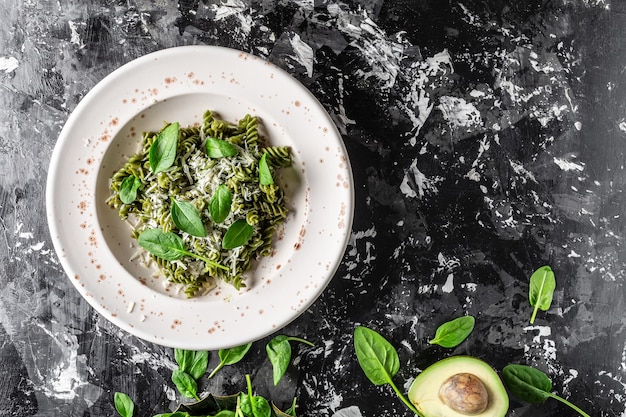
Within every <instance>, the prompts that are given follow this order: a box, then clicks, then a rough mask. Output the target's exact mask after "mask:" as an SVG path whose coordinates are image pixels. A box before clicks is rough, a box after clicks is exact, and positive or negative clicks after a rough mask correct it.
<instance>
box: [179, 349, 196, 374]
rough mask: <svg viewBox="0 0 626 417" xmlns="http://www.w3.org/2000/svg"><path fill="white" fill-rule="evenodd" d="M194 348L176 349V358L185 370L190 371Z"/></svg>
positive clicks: (180, 366)
mask: <svg viewBox="0 0 626 417" xmlns="http://www.w3.org/2000/svg"><path fill="white" fill-rule="evenodd" d="M194 353H195V352H194V351H193V350H184V349H174V359H175V360H176V363H177V364H178V367H179V368H180V370H181V371H183V372H189V369H190V368H191V363H192V362H193V357H194Z"/></svg>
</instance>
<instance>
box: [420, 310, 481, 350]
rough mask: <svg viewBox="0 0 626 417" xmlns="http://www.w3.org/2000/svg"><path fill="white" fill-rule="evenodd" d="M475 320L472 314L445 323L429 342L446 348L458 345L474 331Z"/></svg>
mask: <svg viewBox="0 0 626 417" xmlns="http://www.w3.org/2000/svg"><path fill="white" fill-rule="evenodd" d="M475 322H476V320H475V319H474V317H472V316H462V317H458V318H456V319H454V320H450V321H448V322H446V323H443V324H442V325H441V326H439V327H438V328H437V331H436V332H435V337H434V338H433V339H432V340H430V341H429V342H428V343H430V344H431V345H435V344H436V345H439V346H442V347H445V348H453V347H456V346H458V345H459V344H461V342H463V341H464V340H465V339H467V336H469V335H470V333H472V330H474V324H475Z"/></svg>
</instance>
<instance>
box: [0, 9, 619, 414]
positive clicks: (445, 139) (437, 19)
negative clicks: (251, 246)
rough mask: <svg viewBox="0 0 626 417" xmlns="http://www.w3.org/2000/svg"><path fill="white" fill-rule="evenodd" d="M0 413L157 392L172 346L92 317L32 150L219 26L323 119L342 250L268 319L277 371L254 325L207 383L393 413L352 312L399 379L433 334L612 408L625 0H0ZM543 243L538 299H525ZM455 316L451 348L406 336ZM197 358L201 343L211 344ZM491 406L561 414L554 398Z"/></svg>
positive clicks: (150, 409) (42, 167) (422, 362)
mask: <svg viewBox="0 0 626 417" xmlns="http://www.w3.org/2000/svg"><path fill="white" fill-rule="evenodd" d="M0 22H2V24H1V25H0V108H1V109H2V110H1V111H0V248H1V250H0V261H1V262H0V323H1V324H2V325H1V326H0V369H2V371H0V372H1V376H2V377H1V378H0V415H2V416H60V415H67V416H111V415H114V409H113V402H112V398H113V393H114V392H115V391H123V392H126V393H128V394H129V395H131V397H132V398H133V399H134V400H135V402H136V403H137V413H136V415H138V416H152V415H153V414H156V413H160V412H166V411H168V410H169V409H173V407H174V406H175V404H176V403H177V402H178V401H179V400H180V397H179V396H178V395H177V394H176V391H175V388H174V387H173V384H172V383H171V381H170V375H171V372H172V370H173V369H174V368H175V366H176V365H175V362H174V360H173V352H172V350H171V349H168V348H163V347H160V346H157V345H153V344H150V343H146V342H143V341H142V340H139V339H136V338H134V337H132V336H130V335H128V334H126V333H124V332H122V331H121V330H118V329H117V328H116V327H114V326H113V325H111V324H110V323H108V322H106V321H105V320H104V319H102V318H101V317H100V316H98V314H96V313H95V312H94V310H92V309H91V307H89V305H88V304H87V303H86V302H85V301H84V300H83V299H82V298H81V297H80V296H79V295H78V293H77V292H76V291H75V290H74V288H73V287H72V285H71V284H70V282H69V280H68V279H67V278H66V277H65V274H64V272H63V271H62V268H61V267H60V265H59V263H58V260H57V257H56V255H55V254H54V251H53V249H52V243H51V240H50V236H49V233H48V228H47V225H46V216H45V201H44V194H45V183H46V174H47V169H48V164H49V157H50V154H51V152H52V149H53V147H54V145H55V142H56V140H57V137H58V134H59V132H60V130H61V128H62V126H63V124H64V122H65V120H66V119H67V117H68V115H69V114H70V112H71V111H72V110H73V109H74V107H75V106H76V104H77V103H78V102H79V101H80V99H81V98H82V97H83V96H84V95H85V94H86V93H87V92H88V91H89V90H90V89H91V88H92V87H93V86H94V85H95V84H96V83H97V82H98V81H100V80H101V79H102V78H103V77H104V76H106V75H107V74H109V73H110V72H111V71H113V70H114V69H116V68H118V67H119V66H121V65H123V64H124V63H126V62H128V61H130V60H132V59H134V58H136V57H139V56H142V55H144V54H146V53H149V52H152V51H156V50H159V49H163V48H168V47H173V46H179V45H188V44H209V45H221V46H228V47H232V48H236V49H240V50H243V51H247V52H251V53H253V54H255V55H258V56H261V57H263V58H266V59H268V60H269V61H271V62H273V63H275V64H277V65H279V66H281V67H283V68H285V69H286V70H287V71H288V72H289V73H291V74H292V75H294V76H295V77H296V78H297V79H298V80H300V81H301V82H302V83H303V84H304V85H305V86H306V87H307V88H309V89H310V90H311V91H312V92H313V93H314V95H315V96H316V97H317V98H318V99H319V100H320V101H321V103H322V104H323V105H324V106H325V108H326V109H327V110H328V112H329V113H330V114H331V116H332V117H333V119H334V120H335V122H336V124H337V126H338V128H339V129H340V131H341V133H342V135H343V138H344V141H345V144H346V147H347V149H348V152H349V156H350V159H351V163H352V167H353V170H354V178H355V183H356V212H355V219H354V225H353V230H352V236H351V239H350V243H349V245H348V248H347V250H346V253H345V256H344V259H343V262H342V265H341V267H340V268H339V270H338V272H337V274H336V276H335V278H334V280H333V281H332V282H331V284H330V286H329V288H328V289H327V290H326V291H325V292H324V294H323V296H322V297H321V298H320V299H319V300H318V301H317V302H316V303H315V304H314V305H313V306H312V307H311V308H310V309H309V311H307V312H306V313H305V314H304V315H303V316H301V317H300V318H299V319H298V320H296V321H295V322H293V323H292V324H291V325H289V326H288V327H287V328H286V329H284V330H282V331H281V333H285V334H291V335H296V336H300V337H304V338H306V339H309V340H311V341H313V342H314V343H315V344H316V347H315V348H308V347H305V346H298V345H296V346H294V364H293V365H292V366H291V367H290V368H289V371H288V375H287V377H286V378H285V379H284V380H283V381H282V382H281V384H280V385H279V386H278V387H273V386H272V385H271V366H270V364H269V363H268V361H267V359H266V357H265V352H264V349H265V348H264V342H265V341H259V342H257V343H255V345H254V346H253V348H252V350H251V353H250V354H249V355H248V356H247V358H246V359H245V360H244V361H243V362H241V363H240V364H238V365H237V366H234V367H230V368H226V369H224V370H223V371H222V372H221V373H220V374H218V376H216V377H215V378H214V379H212V380H211V381H207V380H204V381H203V382H202V385H201V388H202V389H203V390H205V391H206V392H216V393H223V394H224V393H226V394H227V393H233V392H235V391H239V390H242V389H244V382H243V376H244V375H245V374H246V373H250V374H251V375H252V376H253V383H254V385H255V387H256V389H257V390H258V392H259V393H261V394H263V395H266V396H268V397H271V398H272V399H274V401H275V402H277V403H278V404H281V405H283V404H287V403H288V402H289V401H290V400H291V398H293V396H294V395H296V396H297V397H298V399H299V404H300V408H299V412H300V415H306V416H332V415H335V416H336V417H339V416H343V417H350V416H354V417H358V416H360V415H362V416H365V417H367V416H400V415H406V416H409V415H411V413H410V412H409V411H408V410H407V409H405V408H404V406H403V405H402V404H401V403H400V402H399V400H397V399H396V398H395V396H394V395H393V393H392V391H391V390H390V389H388V387H375V386H373V385H372V384H371V383H370V382H369V381H368V380H367V379H366V378H365V376H364V375H363V373H362V372H361V370H360V369H359V367H358V364H357V362H356V358H355V355H354V353H353V352H354V351H353V347H352V331H353V329H354V327H355V326H356V325H358V324H365V325H367V326H370V327H372V328H375V329H377V330H378V331H379V332H380V333H382V334H383V335H384V336H385V337H387V338H388V339H389V340H390V341H391V342H392V343H393V344H394V345H395V346H396V347H397V348H398V351H399V354H400V359H401V363H402V366H401V370H400V372H399V374H398V376H397V377H396V381H397V383H398V385H399V386H400V387H401V388H403V389H408V386H409V384H410V382H411V380H412V378H413V377H414V376H415V375H416V374H417V373H418V372H419V371H420V370H421V369H424V368H425V367H426V366H428V365H429V364H431V363H433V362H434V361H436V360H438V359H441V358H443V357H446V356H449V355H452V354H470V355H475V356H477V357H480V358H483V359H485V360H487V361H488V362H489V363H490V364H491V365H492V366H493V367H494V368H495V369H496V370H501V369H502V367H503V366H504V365H506V364H507V363H510V362H518V363H526V364H530V365H533V366H536V367H538V368H540V369H542V370H544V371H545V372H547V373H548V374H549V375H550V377H551V378H552V380H553V381H554V388H555V391H556V392H558V393H560V394H562V395H563V396H564V397H566V398H570V399H571V400H572V401H573V402H575V403H576V404H577V405H579V406H580V407H581V408H582V409H584V410H586V411H587V412H589V413H590V414H591V415H594V416H622V417H623V416H626V408H625V405H624V403H625V402H626V385H625V384H626V346H625V340H626V315H625V314H624V302H625V301H626V291H625V287H624V285H625V281H626V274H625V270H626V269H625V266H626V258H625V252H624V249H623V245H624V237H625V235H624V228H625V226H626V217H625V214H626V213H624V210H625V208H626V198H625V196H624V186H625V185H626V175H625V171H624V163H625V155H624V153H625V151H626V91H625V90H626V82H625V79H626V74H625V73H624V70H625V68H626V37H625V36H624V34H625V29H624V28H626V4H625V3H624V2H623V1H616V0H555V1H548V0H543V1H537V0H535V1H524V2H501V1H496V0H491V1H489V0H483V1H477V0H467V1H462V2H449V1H439V0H430V1H428V0H394V1H383V0H370V1H368V0H361V1H347V0H345V1H321V0H300V1H288V0H260V1H251V0H225V1H213V0H211V1H200V0H196V1H189V0H185V1H183V0H180V1H178V2H172V1H165V0H135V1H131V0H128V1H105V0H99V1H98V0H84V1H77V0H58V1H48V0H42V1H37V2H35V1H30V0H0ZM545 264H549V265H551V266H552V268H553V269H554V271H555V273H556V277H557V291H556V293H555V299H554V302H553V304H552V308H551V309H550V310H549V311H548V312H542V313H540V314H539V316H538V319H537V321H536V322H535V324H534V325H530V324H529V322H528V319H529V317H530V314H531V308H530V306H529V305H528V301H527V291H528V278H529V276H530V274H531V273H532V271H533V270H534V269H536V268H538V267H539V266H542V265H545ZM462 314H472V315H474V316H475V317H476V318H477V325H476V329H475V331H474V332H473V334H472V335H471V337H470V338H469V339H468V340H467V341H466V342H464V343H463V344H462V345H460V346H459V347H458V348H456V349H452V350H450V349H443V348H439V347H433V346H430V345H429V344H428V343H427V342H428V340H429V339H430V338H431V337H432V335H433V334H434V331H435V329H436V327H437V326H438V325H439V324H440V323H442V322H443V321H446V320H449V319H451V318H454V317H456V316H459V315H462ZM217 362H218V357H217V354H216V352H212V355H211V364H210V367H213V366H214V365H215V364H216V363H217ZM509 415H510V416H539V417H541V416H557V415H558V416H567V415H572V416H574V415H575V413H574V412H573V411H571V410H569V409H567V408H566V407H564V406H563V405H561V404H559V403H557V402H556V401H553V400H549V401H548V402H547V403H545V404H543V405H535V406H529V405H525V404H522V403H519V402H517V401H515V400H513V401H512V402H511V409H510V412H509Z"/></svg>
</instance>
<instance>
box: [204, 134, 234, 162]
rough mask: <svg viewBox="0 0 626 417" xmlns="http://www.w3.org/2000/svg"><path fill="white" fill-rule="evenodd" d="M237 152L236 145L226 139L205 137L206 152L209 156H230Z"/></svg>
mask: <svg viewBox="0 0 626 417" xmlns="http://www.w3.org/2000/svg"><path fill="white" fill-rule="evenodd" d="M238 153H239V150H238V149H237V147H236V146H235V145H233V144H232V143H230V142H228V141H225V140H222V139H216V138H212V137H207V138H206V154H207V155H208V156H209V158H224V157H230V156H235V155H237V154H238Z"/></svg>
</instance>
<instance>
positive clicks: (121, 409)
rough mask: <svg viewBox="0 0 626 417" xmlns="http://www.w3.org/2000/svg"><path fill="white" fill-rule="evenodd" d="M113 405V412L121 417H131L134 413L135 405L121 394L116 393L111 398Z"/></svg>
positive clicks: (126, 396) (125, 395)
mask: <svg viewBox="0 0 626 417" xmlns="http://www.w3.org/2000/svg"><path fill="white" fill-rule="evenodd" d="M113 404H114V405H115V410H116V411H117V412H118V413H119V415H120V416H122V417H133V413H134V412H135V403H133V400H131V398H130V397H129V396H128V395H127V394H124V393H123V392H116V393H115V395H114V396H113Z"/></svg>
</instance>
